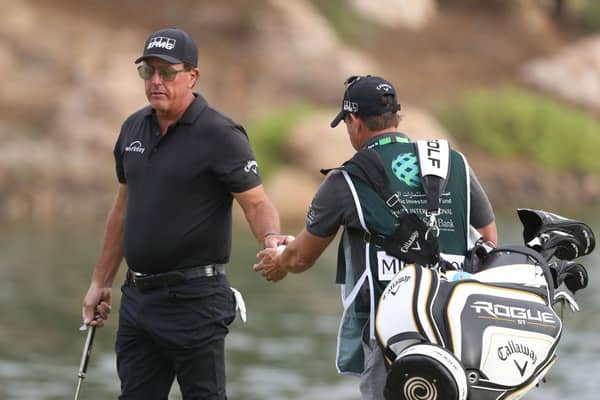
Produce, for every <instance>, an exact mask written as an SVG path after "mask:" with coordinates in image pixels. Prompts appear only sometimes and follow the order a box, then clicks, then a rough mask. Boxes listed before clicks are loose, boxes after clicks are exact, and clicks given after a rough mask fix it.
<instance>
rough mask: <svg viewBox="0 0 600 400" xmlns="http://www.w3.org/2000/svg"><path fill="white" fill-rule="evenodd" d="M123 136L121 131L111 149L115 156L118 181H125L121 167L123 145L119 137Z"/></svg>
mask: <svg viewBox="0 0 600 400" xmlns="http://www.w3.org/2000/svg"><path fill="white" fill-rule="evenodd" d="M122 137H123V132H121V134H120V135H119V138H118V139H117V142H116V143H115V148H114V149H113V155H114V157H115V168H116V172H117V179H118V180H119V183H123V184H125V183H127V179H126V178H125V169H124V168H123V147H122V146H121V138H122Z"/></svg>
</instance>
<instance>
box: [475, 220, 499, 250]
mask: <svg viewBox="0 0 600 400" xmlns="http://www.w3.org/2000/svg"><path fill="white" fill-rule="evenodd" d="M477 231H478V232H479V233H480V234H481V236H482V239H483V240H484V241H486V242H488V243H492V244H493V246H494V247H495V246H497V245H498V229H497V228H496V222H495V221H492V222H491V223H489V224H487V225H486V226H483V227H481V228H477Z"/></svg>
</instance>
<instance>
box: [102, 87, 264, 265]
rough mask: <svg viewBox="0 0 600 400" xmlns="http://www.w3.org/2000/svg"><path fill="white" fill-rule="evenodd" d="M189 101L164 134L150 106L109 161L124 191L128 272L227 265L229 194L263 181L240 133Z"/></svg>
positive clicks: (128, 126)
mask: <svg viewBox="0 0 600 400" xmlns="http://www.w3.org/2000/svg"><path fill="white" fill-rule="evenodd" d="M195 96H196V99H195V100H194V102H193V103H192V104H191V105H190V106H189V108H188V109H187V110H186V112H185V113H184V114H183V116H182V117H181V119H180V120H179V121H178V122H177V123H175V124H174V125H172V126H170V127H169V130H168V132H167V134H166V135H164V136H161V135H160V131H159V127H158V123H157V120H156V115H155V112H154V110H153V109H152V107H150V106H147V107H145V108H143V109H141V110H139V111H137V112H135V113H134V114H132V115H131V116H130V117H129V118H127V120H126V121H125V122H124V123H123V126H122V127H121V133H120V135H119V139H118V140H117V143H116V145H115V149H114V155H115V160H116V169H117V177H118V179H119V182H121V183H123V184H126V185H127V210H126V214H125V243H124V245H125V259H126V261H127V264H128V266H129V267H130V268H131V269H133V270H134V271H137V272H142V273H159V272H165V271H168V270H171V269H176V268H184V267H190V266H195V265H204V264H211V263H226V262H228V261H229V254H230V251H231V206H232V201H233V196H232V194H231V193H232V192H234V193H239V192H244V191H246V190H249V189H251V188H253V187H256V186H257V185H259V184H260V183H261V180H260V177H259V175H258V170H257V165H256V161H255V158H254V154H253V152H252V149H251V147H250V143H249V141H248V137H247V135H246V132H245V131H244V129H243V128H242V127H241V126H240V125H238V124H236V123H235V122H233V121H232V120H231V119H229V118H228V117H226V116H224V115H223V114H221V113H220V112H218V111H217V110H215V109H213V108H212V107H210V106H209V105H208V104H207V102H206V100H204V98H203V97H202V96H200V95H198V94H195Z"/></svg>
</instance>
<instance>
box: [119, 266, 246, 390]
mask: <svg viewBox="0 0 600 400" xmlns="http://www.w3.org/2000/svg"><path fill="white" fill-rule="evenodd" d="M121 291H122V299H121V307H120V314H119V329H118V332H117V340H116V346H115V348H116V353H117V371H118V374H119V378H120V380H121V396H120V397H119V399H122V400H166V399H167V398H168V394H169V391H170V390H171V386H172V385H173V381H174V379H175V378H177V382H178V383H179V386H180V388H181V393H182V396H183V398H184V400H226V399H227V395H226V393H225V354H224V353H225V336H226V335H227V333H228V332H229V330H228V325H229V324H230V323H231V322H232V321H233V319H234V318H235V299H234V296H233V293H232V292H231V290H230V288H229V282H228V281H227V277H226V276H225V275H219V276H216V277H207V278H199V279H194V280H190V281H186V282H184V283H181V284H179V285H177V286H174V287H163V288H157V289H155V290H152V291H150V292H147V293H142V292H140V291H139V290H138V289H136V288H135V287H131V286H130V285H129V284H128V283H127V282H126V283H125V284H124V285H123V287H122V288H121Z"/></svg>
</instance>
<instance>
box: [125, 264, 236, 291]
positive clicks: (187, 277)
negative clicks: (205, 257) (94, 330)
mask: <svg viewBox="0 0 600 400" xmlns="http://www.w3.org/2000/svg"><path fill="white" fill-rule="evenodd" d="M217 275H225V265H223V264H209V265H199V266H197V267H189V268H184V269H177V270H173V271H169V272H164V273H161V274H142V273H139V272H135V271H133V270H131V269H129V270H127V282H129V284H130V285H131V286H133V287H135V288H138V289H139V290H140V291H141V292H147V291H150V290H153V289H157V288H159V287H170V286H176V285H179V284H181V283H183V282H185V281H191V280H193V279H199V278H208V277H211V276H217Z"/></svg>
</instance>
